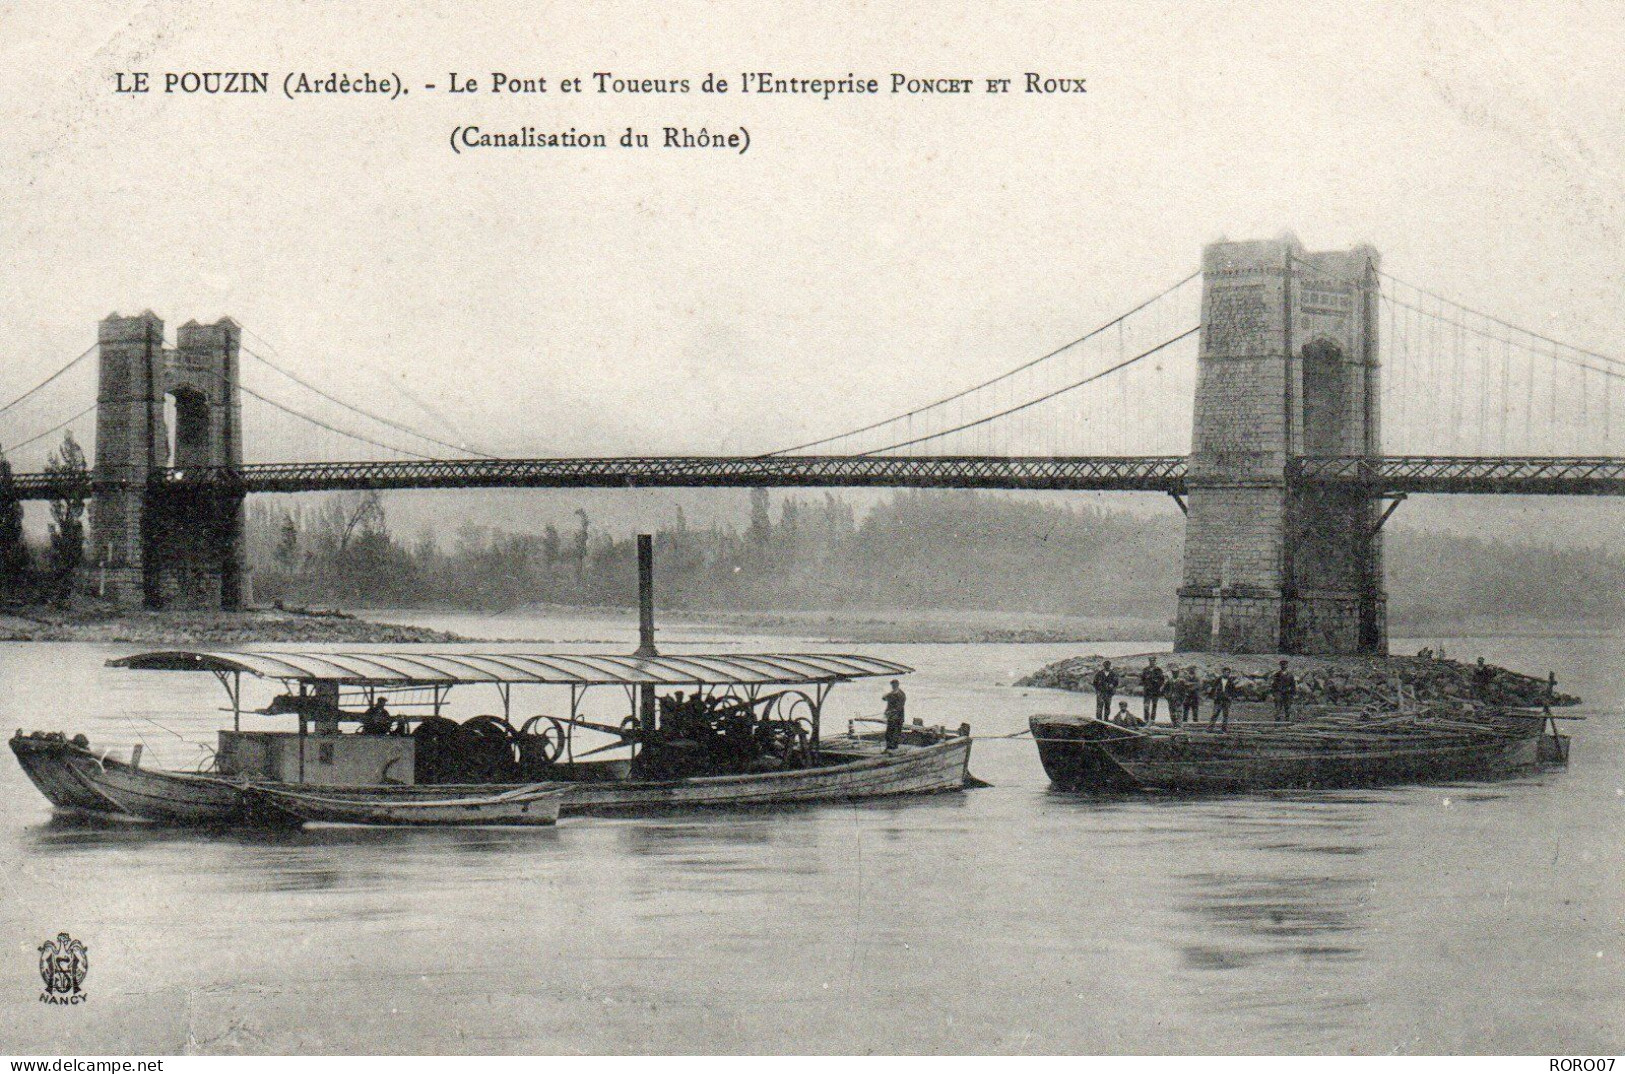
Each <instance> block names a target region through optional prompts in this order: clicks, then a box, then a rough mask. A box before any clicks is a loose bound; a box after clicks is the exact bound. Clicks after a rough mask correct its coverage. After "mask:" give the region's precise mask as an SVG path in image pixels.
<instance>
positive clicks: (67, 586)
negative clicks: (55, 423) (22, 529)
mask: <svg viewBox="0 0 1625 1074" xmlns="http://www.w3.org/2000/svg"><path fill="white" fill-rule="evenodd" d="M45 472H46V473H48V474H50V475H52V476H53V477H58V478H64V479H65V480H64V481H63V482H62V485H61V487H62V490H63V491H62V494H61V495H60V496H58V497H57V498H56V499H53V500H52V501H51V582H52V588H53V589H54V591H55V594H56V599H57V600H58V601H61V602H63V603H67V601H68V599H69V598H70V596H71V595H72V593H73V576H74V573H75V572H76V571H78V569H79V565H80V564H81V563H83V562H84V560H85V521H84V519H85V501H86V500H88V499H89V498H90V468H89V467H88V466H86V465H85V453H84V451H82V450H81V449H80V447H79V444H78V442H77V441H75V440H74V438H73V433H71V432H69V433H64V434H63V436H62V446H61V447H59V448H57V449H56V450H55V451H53V452H51V458H50V460H49V461H47V462H46V464H45Z"/></svg>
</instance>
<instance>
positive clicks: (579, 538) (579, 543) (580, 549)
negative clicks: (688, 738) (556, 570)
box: [575, 507, 588, 585]
mask: <svg viewBox="0 0 1625 1074" xmlns="http://www.w3.org/2000/svg"><path fill="white" fill-rule="evenodd" d="M576 517H577V518H579V519H581V528H580V529H578V530H576V536H575V561H576V584H577V585H580V584H581V579H582V577H583V576H585V575H586V573H587V541H588V533H587V512H586V510H585V509H584V508H580V507H577V508H576Z"/></svg>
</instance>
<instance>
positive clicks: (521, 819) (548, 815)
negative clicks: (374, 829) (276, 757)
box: [243, 783, 564, 827]
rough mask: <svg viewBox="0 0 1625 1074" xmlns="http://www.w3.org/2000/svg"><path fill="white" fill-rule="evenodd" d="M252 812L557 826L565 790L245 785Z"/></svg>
mask: <svg viewBox="0 0 1625 1074" xmlns="http://www.w3.org/2000/svg"><path fill="white" fill-rule="evenodd" d="M243 795H244V798H245V799H246V802H247V805H248V809H249V811H250V813H251V814H252V815H254V816H256V817H263V818H266V819H270V820H276V819H280V818H281V817H283V816H288V817H293V818H297V820H299V821H301V822H305V823H319V824H320V823H325V824H366V825H386V826H397V825H405V826H413V825H415V826H419V827H423V826H435V827H471V826H480V827H483V826H486V825H548V824H557V823H558V819H559V804H560V801H561V800H562V799H563V797H564V788H563V787H562V786H560V785H559V784H556V783H533V784H530V785H529V786H524V787H514V788H512V789H501V790H496V789H493V788H485V789H482V790H480V791H477V792H474V793H455V792H451V793H448V792H447V791H444V790H441V791H440V792H439V793H434V794H428V795H419V794H411V793H406V794H403V793H401V792H400V791H399V790H397V789H395V788H385V789H377V788H372V789H345V788H332V789H325V788H324V789H322V790H317V791H311V790H304V789H296V788H293V787H283V786H276V785H273V784H269V783H259V784H247V785H245V786H244V787H243Z"/></svg>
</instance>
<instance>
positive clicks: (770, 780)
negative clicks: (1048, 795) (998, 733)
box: [563, 736, 971, 816]
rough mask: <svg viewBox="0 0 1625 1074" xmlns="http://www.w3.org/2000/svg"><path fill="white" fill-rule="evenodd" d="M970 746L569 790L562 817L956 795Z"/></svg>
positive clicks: (958, 741)
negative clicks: (758, 771)
mask: <svg viewBox="0 0 1625 1074" xmlns="http://www.w3.org/2000/svg"><path fill="white" fill-rule="evenodd" d="M970 746H971V740H970V738H969V737H968V736H959V737H955V738H950V739H948V740H946V741H944V742H939V743H936V744H933V745H928V746H904V747H902V748H900V749H898V750H896V751H894V752H892V753H884V752H880V751H878V750H874V751H864V750H861V749H854V750H853V751H852V752H851V753H842V752H841V751H840V749H839V746H838V745H837V746H835V747H833V748H831V747H826V752H827V753H833V754H834V755H835V756H838V757H842V758H846V759H843V760H841V761H840V762H839V763H835V764H823V765H817V766H814V767H810V768H797V769H789V770H784V771H779V772H764V773H751V774H748V775H737V776H699V777H690V778H687V779H674V780H628V781H625V782H618V783H592V784H576V785H573V786H572V787H571V788H570V789H569V791H568V792H567V793H566V794H565V797H564V804H563V812H564V815H565V816H571V815H576V814H591V813H624V812H638V811H654V810H670V809H697V808H709V807H719V806H760V805H775V804H780V803H794V802H833V801H851V800H855V799H864V798H888V797H895V796H899V795H909V794H934V793H938V792H941V791H958V790H963V789H964V787H965V783H966V778H967V770H968V769H969V766H970Z"/></svg>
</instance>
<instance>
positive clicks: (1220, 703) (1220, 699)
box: [1207, 668, 1236, 731]
mask: <svg viewBox="0 0 1625 1074" xmlns="http://www.w3.org/2000/svg"><path fill="white" fill-rule="evenodd" d="M1211 692H1212V694H1213V714H1212V715H1211V716H1209V717H1208V718H1207V726H1208V730H1209V731H1211V730H1213V728H1214V726H1215V725H1217V726H1218V728H1219V730H1221V731H1228V730H1230V702H1231V701H1233V700H1235V697H1236V678H1235V676H1234V675H1232V674H1231V673H1230V669H1229V668H1223V669H1221V670H1220V671H1219V675H1218V677H1217V678H1215V679H1214V680H1213V683H1212V687H1211Z"/></svg>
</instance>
